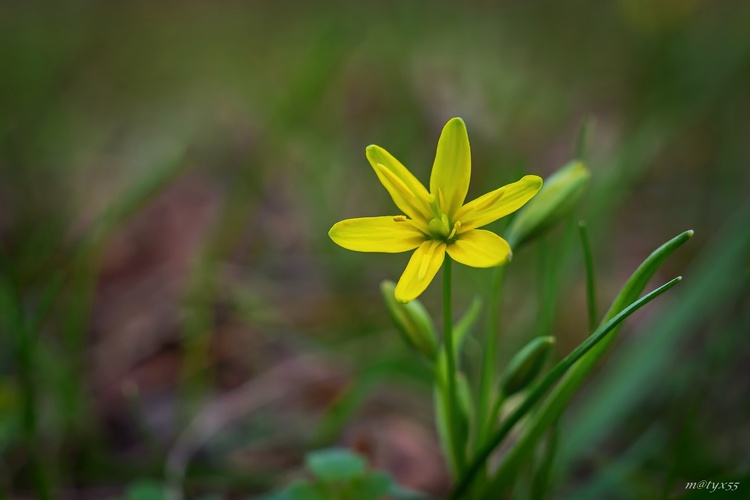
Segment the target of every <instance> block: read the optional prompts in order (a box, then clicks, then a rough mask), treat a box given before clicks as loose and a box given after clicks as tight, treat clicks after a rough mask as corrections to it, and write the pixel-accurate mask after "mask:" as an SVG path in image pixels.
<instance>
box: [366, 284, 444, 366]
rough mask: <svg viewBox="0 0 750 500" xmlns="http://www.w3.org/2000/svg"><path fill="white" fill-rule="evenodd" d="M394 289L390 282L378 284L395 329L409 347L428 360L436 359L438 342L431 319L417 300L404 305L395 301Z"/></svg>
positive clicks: (394, 285)
mask: <svg viewBox="0 0 750 500" xmlns="http://www.w3.org/2000/svg"><path fill="white" fill-rule="evenodd" d="M395 289H396V284H395V283H393V282H392V281H383V282H382V283H381V284H380V291H381V292H382V293H383V298H384V299H385V305H386V306H387V308H388V312H389V313H390V315H391V318H392V319H393V323H394V324H395V325H396V329H397V330H398V331H399V333H401V336H402V337H403V339H404V341H405V342H406V343H407V344H408V345H409V346H411V347H412V348H413V349H416V350H417V352H419V353H420V354H422V355H423V356H424V357H425V358H427V359H428V360H430V361H434V360H435V358H436V357H437V352H438V342H437V332H436V331H435V325H434V324H433V322H432V318H430V315H429V313H428V312H427V310H426V309H425V308H424V306H423V305H422V303H421V302H420V301H419V300H416V299H415V300H412V301H410V302H407V303H406V304H404V303H401V302H399V301H397V300H396V296H395V295H394V293H395Z"/></svg>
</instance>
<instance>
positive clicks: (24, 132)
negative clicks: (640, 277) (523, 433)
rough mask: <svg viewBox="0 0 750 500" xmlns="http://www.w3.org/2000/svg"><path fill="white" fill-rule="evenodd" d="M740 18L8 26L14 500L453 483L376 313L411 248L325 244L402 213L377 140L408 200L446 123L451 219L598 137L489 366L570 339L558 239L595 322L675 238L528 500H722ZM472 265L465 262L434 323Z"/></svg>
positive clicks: (92, 16)
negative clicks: (336, 228)
mask: <svg viewBox="0 0 750 500" xmlns="http://www.w3.org/2000/svg"><path fill="white" fill-rule="evenodd" d="M748 26H750V4H748V3H747V2H744V1H725V2H707V1H698V0H692V1H691V0H658V1H647V0H619V1H614V2H582V1H571V2H553V1H540V2H533V4H532V5H529V4H527V3H526V2H520V1H513V2H503V3H502V4H500V5H499V6H498V5H494V3H493V2H483V1H477V2H467V3H460V2H451V3H448V2H395V1H386V2H375V1H371V2H357V3H354V2H343V1H342V2H333V3H326V4H318V5H313V4H312V3H309V2H302V1H299V0H289V1H280V2H274V3H271V2H247V3H240V2H229V1H226V2H215V3H209V2H202V1H187V2H175V1H172V2H162V3H152V2H143V1H139V2H131V3H129V4H127V5H115V4H113V3H106V2H93V1H92V2H80V1H79V2H70V3H59V2H3V3H0V334H1V336H0V456H1V457H2V461H1V462H0V490H3V491H4V492H5V493H4V496H5V498H58V497H59V498H76V499H78V498H82V499H88V498H91V499H99V498H121V497H124V496H126V495H130V497H131V498H136V497H138V498H146V497H144V496H142V495H141V494H140V493H138V492H139V491H140V492H143V491H148V490H149V488H151V487H152V486H154V487H155V486H165V487H167V488H169V489H170V491H172V492H178V491H184V493H185V494H186V496H187V498H207V497H206V495H216V496H217V497H219V498H247V497H251V498H252V497H254V495H257V494H260V493H263V492H268V491H270V490H272V489H273V488H276V487H278V486H280V485H283V484H286V483H288V482H289V481H290V480H292V479H293V478H295V477H298V476H299V474H300V472H299V471H300V468H301V465H302V457H303V456H304V454H305V452H306V451H308V450H310V449H314V448H317V447H324V446H331V445H334V444H338V445H342V446H347V447H351V448H353V449H355V450H357V451H358V452H360V453H361V454H363V455H364V456H366V457H367V458H368V459H369V460H370V463H371V464H372V465H373V466H374V467H377V468H380V469H383V470H386V471H388V472H390V473H391V474H393V475H394V477H395V478H396V479H397V480H399V481H400V483H402V484H404V485H406V486H409V487H412V488H416V489H419V490H422V491H426V492H429V493H431V494H433V495H436V496H438V497H439V496H440V495H442V494H445V493H446V492H447V488H448V487H449V483H448V478H447V474H446V472H445V469H444V466H443V465H442V459H441V456H440V452H439V449H438V446H437V441H436V438H435V432H434V426H433V421H432V413H431V406H430V405H431V390H430V386H429V377H430V373H429V370H428V369H427V368H425V367H422V366H421V365H419V363H417V362H416V361H415V358H414V357H413V355H412V354H411V353H409V352H408V350H407V349H406V348H405V347H404V346H403V344H402V343H401V342H400V340H399V338H398V336H397V334H396V332H395V330H394V329H393V328H392V326H391V325H390V323H389V320H388V317H387V314H386V313H385V309H384V306H383V304H382V302H381V299H380V297H379V290H378V285H379V283H380V281H381V280H383V279H396V278H397V277H398V276H399V275H400V273H401V271H402V270H403V267H404V265H405V263H406V261H407V259H408V255H380V254H370V255H365V254H357V253H353V252H348V251H345V250H343V249H341V248H339V247H337V246H336V245H334V244H333V243H332V242H331V241H330V240H329V238H328V236H327V231H328V229H329V228H330V226H331V225H332V224H333V223H335V222H337V221H338V220H341V219H344V218H349V217H358V216H369V215H381V214H390V213H395V212H394V210H395V208H394V206H393V205H392V202H391V200H390V199H389V198H388V195H387V193H386V191H385V190H384V189H383V188H382V187H381V186H380V185H379V184H378V182H377V179H376V176H375V175H374V173H373V172H372V169H371V168H370V167H369V165H368V164H367V161H366V159H365V156H364V148H365V147H366V146H367V145H368V144H371V143H376V144H379V145H381V146H383V147H385V148H386V149H388V150H389V151H390V152H391V153H393V154H394V155H395V156H396V157H397V158H399V159H400V160H401V161H402V162H403V163H404V164H405V165H407V166H408V167H409V168H410V169H411V170H412V171H413V172H414V173H415V174H416V175H417V176H418V177H420V178H421V179H422V180H423V182H427V179H428V175H429V170H430V167H431V165H432V159H433V155H434V150H435V144H436V143H437V138H438V135H439V132H440V129H441V127H442V125H443V124H444V123H445V121H446V120H447V119H449V118H450V117H452V116H461V117H463V118H464V120H465V121H466V123H467V126H468V128H469V137H470V140H471V144H472V156H473V176H472V185H471V188H470V193H469V196H470V197H474V196H477V195H479V194H482V193H485V192H487V191H489V190H490V189H494V188H495V187H497V186H500V185H502V184H504V183H506V182H510V181H512V180H515V179H516V178H518V177H520V176H521V175H522V174H524V173H535V174H539V175H542V176H547V175H549V174H550V173H552V172H553V171H554V170H556V169H557V168H559V167H560V166H561V165H563V164H564V163H566V162H567V161H568V160H569V159H570V158H571V157H572V155H573V150H574V143H575V140H576V135H577V131H578V129H579V127H580V126H581V124H582V123H583V122H584V121H585V120H587V119H591V120H592V122H593V127H592V128H591V129H590V134H589V139H588V146H587V152H586V157H587V160H588V161H587V165H588V167H589V169H590V170H591V172H592V179H591V183H590V186H589V191H588V194H587V196H586V198H585V199H584V200H583V203H582V204H581V205H580V207H579V209H578V210H577V211H576V213H575V214H574V216H573V217H571V218H570V220H567V221H565V222H564V223H562V224H560V225H559V227H558V228H556V229H555V231H553V232H552V233H550V234H548V235H547V236H546V237H545V238H544V239H543V240H542V241H540V242H539V244H538V245H535V246H533V247H530V248H527V249H524V250H522V251H520V252H519V253H518V254H517V255H516V256H515V258H514V260H513V263H512V265H511V267H510V269H509V271H508V280H509V282H508V285H507V292H506V294H505V295H506V297H505V302H504V309H503V314H502V317H503V337H502V346H503V347H502V349H503V351H502V352H503V359H505V360H507V359H508V358H509V357H510V356H511V355H512V353H513V352H514V351H515V350H516V349H517V348H518V347H520V346H521V345H522V344H523V343H525V342H526V341H527V340H528V339H529V338H530V337H531V336H533V335H535V334H539V333H544V334H552V335H555V336H557V337H558V351H557V356H558V357H561V356H563V355H565V353H567V352H568V351H570V349H572V348H573V347H574V346H575V345H577V344H578V343H579V342H580V341H581V340H583V339H584V338H585V336H586V333H587V321H586V305H585V279H584V273H583V262H582V257H581V251H580V248H579V246H578V242H577V236H576V229H575V227H576V224H575V223H576V222H577V220H578V219H584V220H586V221H587V223H588V225H589V236H590V238H591V240H592V245H593V251H594V260H595V266H596V271H597V280H598V293H597V295H598V301H599V303H600V308H601V309H602V310H603V309H604V308H605V307H606V305H607V304H608V303H609V301H610V300H611V299H612V298H613V296H614V295H615V293H616V292H617V290H618V288H619V287H620V286H621V285H622V283H623V282H624V281H625V279H626V278H627V277H628V276H629V274H630V273H631V272H632V270H633V269H634V268H635V267H636V266H637V265H638V263H640V262H641V261H642V260H643V259H644V258H645V257H646V256H647V255H648V254H649V253H650V252H651V251H652V250H653V249H654V248H656V247H657V246H658V245H659V244H661V243H662V242H664V241H666V240H667V239H669V238H670V237H672V236H674V235H676V234H678V233H679V232H681V231H683V230H686V229H694V230H695V236H694V238H693V239H692V240H691V242H689V244H687V245H686V246H685V248H683V249H681V250H680V251H679V252H678V253H677V254H676V255H675V256H674V257H672V258H671V259H670V260H669V261H668V262H667V263H666V264H665V266H664V267H663V268H662V270H661V271H660V273H659V275H658V280H659V283H654V284H652V286H655V285H658V284H660V283H661V282H664V281H666V280H667V279H670V278H672V277H673V276H675V275H684V277H685V280H684V282H683V283H682V284H681V285H680V286H679V287H677V288H676V289H675V290H673V291H672V292H670V293H669V294H668V295H666V296H664V297H663V298H661V299H659V300H658V301H657V302H655V303H653V304H652V305H650V306H648V307H647V308H646V310H645V311H644V312H642V313H639V314H637V315H636V316H634V317H633V318H632V319H631V320H629V321H628V323H627V325H626V327H625V329H624V330H623V331H622V333H621V334H620V339H619V340H618V342H617V343H616V345H615V348H614V349H613V350H612V354H611V356H609V357H608V359H607V360H606V363H604V364H603V365H602V366H601V368H600V369H599V370H598V371H597V372H596V373H595V375H594V377H592V379H591V380H590V383H589V384H588V385H587V386H586V387H585V388H584V390H582V391H581V394H579V397H578V398H577V399H576V400H575V402H574V405H573V406H572V407H571V408H569V410H568V411H567V412H566V415H565V417H564V418H563V422H562V424H561V425H562V426H563V427H562V428H563V429H564V432H562V433H561V444H560V449H559V453H558V457H557V461H556V465H555V469H554V471H555V474H554V481H553V486H554V488H553V491H552V495H551V497H552V498H576V499H584V498H591V499H599V498H613V499H618V498H623V499H628V498H677V497H682V495H684V494H685V493H686V492H685V483H686V482H687V481H699V480H702V479H707V480H708V479H712V480H724V481H740V483H741V484H740V486H739V490H740V491H738V492H737V494H736V495H735V497H736V498H740V497H742V496H744V495H745V494H743V493H742V490H746V489H748V488H750V453H748V449H747V446H748V443H750V398H749V397H748V391H750V376H749V375H750V369H749V368H748V367H750V348H748V335H750V294H748V278H750V197H749V196H748V194H747V193H748V192H749V191H748V190H749V189H750V168H749V167H750V119H749V117H750V91H749V90H750V31H749V30H748ZM502 227H503V223H502V221H501V222H500V223H499V224H497V225H496V227H495V229H497V230H502ZM489 274H490V273H487V272H486V271H482V270H474V269H469V268H465V267H461V266H458V267H457V268H456V273H455V275H456V277H455V280H456V284H457V286H458V287H459V288H458V289H457V292H456V299H455V300H456V306H455V307H456V309H457V312H459V313H460V312H461V311H462V310H463V309H465V308H466V307H467V305H468V304H469V302H470V300H471V299H472V297H473V296H475V295H477V294H482V293H484V292H486V290H487V288H488V281H489ZM423 300H424V302H425V304H426V305H427V307H428V309H430V311H432V312H433V313H435V314H439V312H440V307H439V291H438V290H437V287H435V286H433V287H431V289H429V290H428V291H427V293H426V294H425V295H424V297H423ZM600 312H601V311H600ZM473 349H474V353H473V355H472V353H470V355H469V356H468V359H467V360H466V361H465V362H466V364H467V366H468V370H469V371H470V373H473V372H472V369H473V368H472V366H473V362H474V361H476V360H478V359H480V357H481V356H480V353H479V352H478V349H479V345H478V344H476V345H474V346H473ZM139 495H140V496H139ZM2 496H3V495H0V497H2ZM518 497H519V498H522V494H521V493H518ZM212 498H213V497H212Z"/></svg>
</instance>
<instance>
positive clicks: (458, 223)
mask: <svg viewBox="0 0 750 500" xmlns="http://www.w3.org/2000/svg"><path fill="white" fill-rule="evenodd" d="M460 230H461V221H460V220H457V221H456V223H455V224H453V231H451V234H449V235H448V239H449V240H452V239H453V238H454V237H455V236H456V233H458V232H459V231H460Z"/></svg>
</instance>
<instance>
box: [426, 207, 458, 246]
mask: <svg viewBox="0 0 750 500" xmlns="http://www.w3.org/2000/svg"><path fill="white" fill-rule="evenodd" d="M428 229H429V231H430V236H432V238H433V239H435V240H443V241H445V242H446V243H453V242H454V241H456V235H457V233H458V231H459V230H460V229H461V221H456V222H455V223H454V224H451V221H450V220H449V219H448V216H447V215H445V214H443V213H441V214H440V216H439V217H435V218H433V219H432V220H430V223H429V224H428Z"/></svg>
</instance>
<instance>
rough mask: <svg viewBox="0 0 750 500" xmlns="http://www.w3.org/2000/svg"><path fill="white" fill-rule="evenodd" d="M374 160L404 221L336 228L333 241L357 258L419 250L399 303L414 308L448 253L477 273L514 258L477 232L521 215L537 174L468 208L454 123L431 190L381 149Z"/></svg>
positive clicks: (460, 133) (462, 130) (462, 128)
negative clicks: (413, 303)
mask: <svg viewBox="0 0 750 500" xmlns="http://www.w3.org/2000/svg"><path fill="white" fill-rule="evenodd" d="M367 159H368V160H369V161H370V165H372V168H373V169H375V173H376V174H377V176H378V179H380V182H381V183H382V184H383V186H385V188H386V189H387V190H388V192H389V193H390V195H391V197H392V198H393V201H394V203H396V206H397V207H398V208H399V209H400V210H401V211H402V212H403V213H404V214H405V215H395V216H394V215H388V216H382V217H362V218H357V219H347V220H343V221H341V222H338V223H336V224H334V226H333V227H332V228H331V230H330V231H329V233H328V235H329V236H330V237H331V239H332V240H333V241H334V242H336V243H337V244H338V245H340V246H342V247H344V248H346V249H348V250H354V251H356V252H386V253H398V252H407V251H409V250H414V249H415V248H416V251H415V252H414V254H413V255H412V257H411V259H410V260H409V263H408V264H407V266H406V270H404V273H403V274H402V275H401V278H400V279H399V281H398V284H397V285H396V291H395V295H396V300H398V301H400V302H409V301H410V300H414V299H415V298H417V297H418V296H419V295H420V294H421V293H422V292H423V291H424V290H425V289H426V288H427V286H428V285H429V284H430V282H431V281H432V279H433V278H434V277H435V274H437V272H438V269H440V266H441V265H442V263H443V259H444V258H445V252H448V255H449V256H450V257H451V258H452V259H453V260H455V261H457V262H460V263H462V264H465V265H467V266H472V267H493V266H498V265H500V264H503V263H505V262H506V261H508V259H510V257H511V249H510V245H508V242H507V241H505V240H504V239H502V238H501V237H500V236H498V235H496V234H495V233H493V232H490V231H486V230H483V229H478V228H480V227H482V226H485V225H487V224H489V223H490V222H493V221H496V220H497V219H499V218H501V217H504V216H506V215H508V214H510V213H512V212H515V211H516V210H518V209H519V208H521V207H522V206H523V205H524V204H525V203H526V202H527V201H529V200H530V199H531V198H533V197H534V195H535V194H536V193H537V192H538V191H539V189H541V187H542V179H541V177H538V176H536V175H527V176H524V177H523V178H522V179H521V180H519V181H517V182H514V183H512V184H508V185H506V186H503V187H501V188H499V189H496V190H494V191H491V192H489V193H487V194H485V195H483V196H480V197H479V198H477V199H475V200H473V201H471V202H469V203H467V204H465V205H464V200H465V198H466V193H467V192H468V190H469V178H470V177H471V153H470V150H469V137H468V134H467V133H466V125H465V124H464V121H463V120H462V119H461V118H453V119H451V120H450V121H449V122H448V123H446V124H445V127H443V132H442V133H441V134H440V140H439V141H438V146H437V154H436V155H435V162H434V163H433V165H432V174H431V175H430V191H429V192H428V191H427V189H426V188H425V187H424V186H423V185H422V183H421V182H419V180H417V178H416V177H414V175H412V174H411V172H409V171H408V170H407V169H406V167H404V166H403V165H402V164H401V163H400V162H399V161H398V160H397V159H396V158H394V157H393V156H391V154H390V153H388V152H387V151H386V150H385V149H383V148H381V147H380V146H374V145H373V146H368V148H367Z"/></svg>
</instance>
